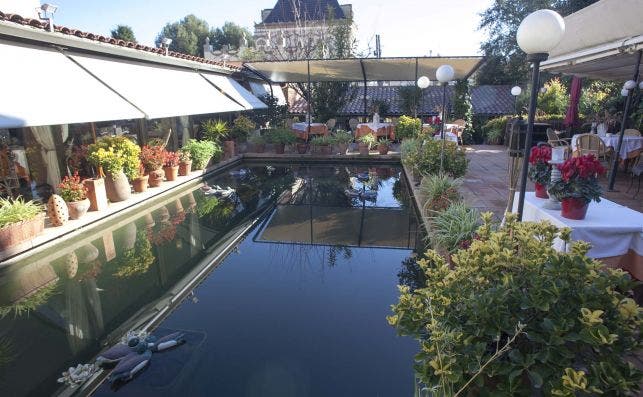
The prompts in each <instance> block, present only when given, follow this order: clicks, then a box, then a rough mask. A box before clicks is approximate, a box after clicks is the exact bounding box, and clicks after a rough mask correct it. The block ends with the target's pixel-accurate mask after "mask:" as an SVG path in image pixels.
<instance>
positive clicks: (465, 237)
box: [429, 201, 480, 252]
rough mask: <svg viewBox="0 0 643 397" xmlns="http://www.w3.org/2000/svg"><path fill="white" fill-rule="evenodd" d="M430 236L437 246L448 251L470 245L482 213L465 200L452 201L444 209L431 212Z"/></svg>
mask: <svg viewBox="0 0 643 397" xmlns="http://www.w3.org/2000/svg"><path fill="white" fill-rule="evenodd" d="M429 216H430V217H431V218H430V224H431V230H430V231H429V237H430V239H431V243H433V244H434V245H435V247H437V248H440V249H443V250H445V251H448V252H454V251H455V250H457V249H459V248H465V247H468V246H469V244H471V241H472V240H473V238H474V237H475V235H476V230H478V227H479V226H480V214H479V213H478V211H476V210H475V209H474V208H469V207H468V206H467V205H466V204H465V203H464V202H461V201H456V202H453V203H451V204H450V205H449V206H448V207H447V208H446V209H445V210H444V211H438V212H433V213H432V214H429Z"/></svg>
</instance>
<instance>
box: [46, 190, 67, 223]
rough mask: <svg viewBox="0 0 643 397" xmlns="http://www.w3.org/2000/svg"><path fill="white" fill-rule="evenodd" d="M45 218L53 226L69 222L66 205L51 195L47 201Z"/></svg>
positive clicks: (56, 196) (55, 195)
mask: <svg viewBox="0 0 643 397" xmlns="http://www.w3.org/2000/svg"><path fill="white" fill-rule="evenodd" d="M47 216H49V221H50V222H51V224H52V225H53V226H62V225H64V224H65V223H66V222H67V221H68V220H69V211H68V210H67V203H65V200H63V198H62V197H60V196H59V195H57V194H52V195H51V197H49V200H48V201H47Z"/></svg>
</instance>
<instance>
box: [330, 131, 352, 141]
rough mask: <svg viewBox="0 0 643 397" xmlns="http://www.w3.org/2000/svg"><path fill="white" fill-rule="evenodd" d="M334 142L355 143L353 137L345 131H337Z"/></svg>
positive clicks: (333, 138) (333, 136)
mask: <svg viewBox="0 0 643 397" xmlns="http://www.w3.org/2000/svg"><path fill="white" fill-rule="evenodd" d="M332 140H333V143H334V144H343V143H351V142H353V135H352V134H351V133H350V132H347V131H344V130H337V132H335V133H334V134H333V135H332Z"/></svg>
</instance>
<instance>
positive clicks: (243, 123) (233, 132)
mask: <svg viewBox="0 0 643 397" xmlns="http://www.w3.org/2000/svg"><path fill="white" fill-rule="evenodd" d="M255 128H257V126H256V124H255V123H254V122H253V121H252V120H250V119H249V118H247V117H246V116H243V115H242V116H239V117H237V118H236V119H234V121H233V122H232V128H231V129H230V138H233V139H234V140H235V141H237V142H243V141H245V140H246V138H247V137H248V134H249V133H250V132H251V131H254V130H255Z"/></svg>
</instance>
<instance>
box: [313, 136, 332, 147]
mask: <svg viewBox="0 0 643 397" xmlns="http://www.w3.org/2000/svg"><path fill="white" fill-rule="evenodd" d="M310 143H311V145H313V146H324V145H332V144H333V143H334V140H333V137H332V136H330V135H315V136H314V137H312V138H311V139H310Z"/></svg>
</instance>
